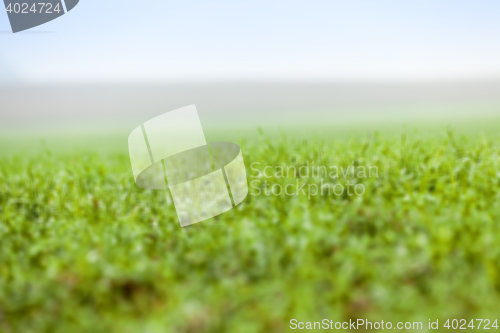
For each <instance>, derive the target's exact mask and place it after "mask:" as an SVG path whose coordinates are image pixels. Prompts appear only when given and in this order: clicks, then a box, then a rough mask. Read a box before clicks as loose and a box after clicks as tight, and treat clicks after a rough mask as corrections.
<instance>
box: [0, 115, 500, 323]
mask: <svg viewBox="0 0 500 333" xmlns="http://www.w3.org/2000/svg"><path fill="white" fill-rule="evenodd" d="M496 124H500V122H495V121H491V122H490V121H488V122H487V124H486V125H485V123H484V122H483V123H482V124H481V123H475V125H474V124H473V123H472V122H471V123H470V126H472V127H470V128H468V127H469V126H468V125H469V124H468V123H467V122H465V123H464V125H463V126H461V127H459V128H452V127H446V126H445V125H436V124H431V125H429V126H427V127H419V126H417V125H415V126H406V127H397V128H386V129H384V128H381V129H378V130H375V129H373V130H363V129H362V128H360V127H352V131H350V130H349V129H345V128H344V131H345V132H343V133H344V134H342V136H339V137H336V136H335V135H333V134H332V133H337V132H336V130H338V129H340V127H331V128H328V126H326V125H325V126H323V127H322V130H321V131H320V130H311V129H307V128H306V129H302V130H301V131H299V132H297V131H295V130H290V129H286V128H285V129H283V128H282V129H279V127H278V129H277V130H276V131H274V132H270V131H269V129H268V128H267V127H266V126H263V127H262V129H259V130H257V129H255V128H251V129H247V130H246V131H240V132H239V133H232V134H228V133H225V132H224V131H217V130H216V129H213V130H211V131H210V130H209V131H207V138H208V139H209V140H211V141H215V140H219V139H220V140H223V139H228V138H229V137H231V138H235V140H232V141H236V140H238V143H239V144H240V145H241V147H242V151H243V155H244V159H245V162H246V165H247V173H248V179H249V183H250V182H253V181H256V182H255V183H253V184H254V186H253V187H252V188H251V189H250V191H251V193H252V194H256V189H255V187H260V188H261V190H264V187H263V186H264V185H263V182H264V181H266V182H267V183H269V184H270V185H275V184H278V185H280V186H282V187H285V186H286V185H287V184H296V183H298V184H299V185H305V187H306V188H308V187H309V185H318V184H319V185H321V182H322V181H323V182H326V183H328V184H330V185H331V186H334V185H336V184H345V183H346V182H350V183H351V184H362V185H363V186H364V188H365V192H364V194H363V195H349V194H347V193H345V192H344V193H342V194H341V195H335V194H331V195H328V194H324V195H314V196H309V197H308V195H303V194H301V193H299V194H298V195H293V196H287V195H273V194H271V195H265V194H261V195H249V196H248V197H247V199H246V200H245V201H244V202H243V203H242V204H241V205H240V206H238V207H237V208H236V209H234V210H231V211H229V212H227V213H225V214H223V215H220V216H218V217H215V218H213V219H211V220H209V221H205V222H202V223H200V224H196V225H194V226H191V227H189V228H184V229H182V228H181V227H180V226H179V223H178V221H177V216H176V212H175V209H174V207H173V204H172V201H171V199H170V198H169V196H168V194H167V193H166V192H164V191H151V190H143V189H140V188H138V187H137V186H136V185H135V183H134V180H133V177H132V174H131V170H130V162H129V158H128V155H127V146H126V135H127V133H126V132H125V131H123V133H119V134H116V135H115V136H112V137H109V136H105V135H103V137H102V139H100V138H99V136H97V135H88V134H82V135H81V136H78V135H76V134H73V135H72V136H70V139H68V137H65V136H52V137H50V138H48V139H47V138H46V139H45V141H42V140H40V139H37V138H36V137H35V136H32V137H28V136H22V135H19V134H18V135H17V136H15V135H11V136H9V135H7V134H4V135H3V136H2V137H1V138H0V147H1V149H2V153H0V332H6V333H10V332H36V333H39V332H120V333H123V332H162V333H163V332H282V331H288V330H289V325H290V324H289V322H290V320H291V319H293V318H295V319H297V320H299V321H321V320H323V319H325V318H328V319H330V320H333V321H345V320H347V321H348V320H349V319H353V320H354V319H358V318H363V319H368V320H372V321H381V320H384V321H392V322H394V323H396V322H398V321H412V322H413V321H421V322H423V323H424V328H425V327H426V325H427V323H428V319H432V320H436V319H439V320H440V322H444V321H445V320H446V319H448V318H451V319H453V318H456V319H462V318H463V319H468V320H470V319H473V318H490V319H491V320H492V322H493V320H494V319H497V318H498V308H499V307H500V246H499V245H498V244H500V135H498V134H497V132H496V131H495V126H496ZM483 125H484V126H483ZM483 127H484V128H485V130H482V131H481V130H480V129H481V128H483ZM498 128H499V129H500V126H499V127H498ZM235 132H237V131H235ZM56 143H57V144H56ZM57 147H60V149H59V148H57ZM71 147H73V148H71ZM75 147H76V148H75ZM256 162H257V163H260V164H258V165H259V167H258V168H260V169H262V168H263V167H264V166H272V169H269V172H268V173H267V175H269V176H270V177H269V178H265V176H264V175H261V176H257V174H258V173H257V172H255V171H253V170H252V163H256ZM308 162H309V163H310V164H311V163H312V162H314V164H315V165H316V166H327V167H329V166H342V167H349V166H356V167H357V169H356V171H359V170H360V169H359V167H360V166H376V167H377V168H378V174H377V177H375V176H372V177H371V178H370V177H360V174H359V173H358V172H356V173H355V174H354V175H352V173H347V174H345V175H344V174H340V175H339V177H338V178H335V177H330V176H320V177H311V176H310V177H300V175H299V176H297V175H290V174H289V175H287V176H286V177H277V176H276V173H275V172H276V170H279V168H276V167H279V166H283V167H294V168H295V169H297V170H299V169H300V167H303V166H305V165H307V163H308ZM256 165H257V164H254V167H253V169H255V168H257V167H256ZM271 171H272V172H271ZM276 188H278V187H277V186H276V187H275V189H276ZM498 319H500V318H498Z"/></svg>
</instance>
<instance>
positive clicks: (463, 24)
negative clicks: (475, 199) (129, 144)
mask: <svg viewBox="0 0 500 333" xmlns="http://www.w3.org/2000/svg"><path fill="white" fill-rule="evenodd" d="M9 30H10V26H9V23H8V18H7V14H6V13H0V82H3V83H7V84H8V83H60V82H68V83H78V82H110V83H117V82H119V83H126V82H130V83H137V82H169V81H178V80H185V81H192V80H195V81H197V80H201V81H211V80H283V79H285V80H288V79H293V80H336V81H339V80H354V81H359V80H370V81H391V80H396V81H422V80H423V81H429V80H430V81H432V80H450V79H451V80H456V79H457V80H467V79H484V78H486V79H488V78H493V79H498V78H500V1H499V0H474V1H470V0H468V1H462V0H446V1H444V0H441V1H440V0H419V1H409V0H408V1H406V0H405V1H402V0H385V1H382V0H364V1H361V0H358V1H355V0H349V1H348V0H343V1H336V0H329V1H315V0H307V1H291V0H287V1H272V0H265V1H261V0H257V1H255V0H254V1H190V0H183V1H164V0H161V1H159V0H156V1H130V0H122V1H102V0H81V1H80V4H79V5H78V6H77V7H76V8H75V9H74V10H73V11H71V12H70V13H68V14H66V15H64V16H63V17H61V18H59V19H57V20H55V21H53V22H49V23H47V24H45V25H43V26H40V27H36V28H34V29H32V30H30V31H29V32H28V33H21V34H9V33H7V32H8V31H9ZM41 32H54V33H41Z"/></svg>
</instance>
